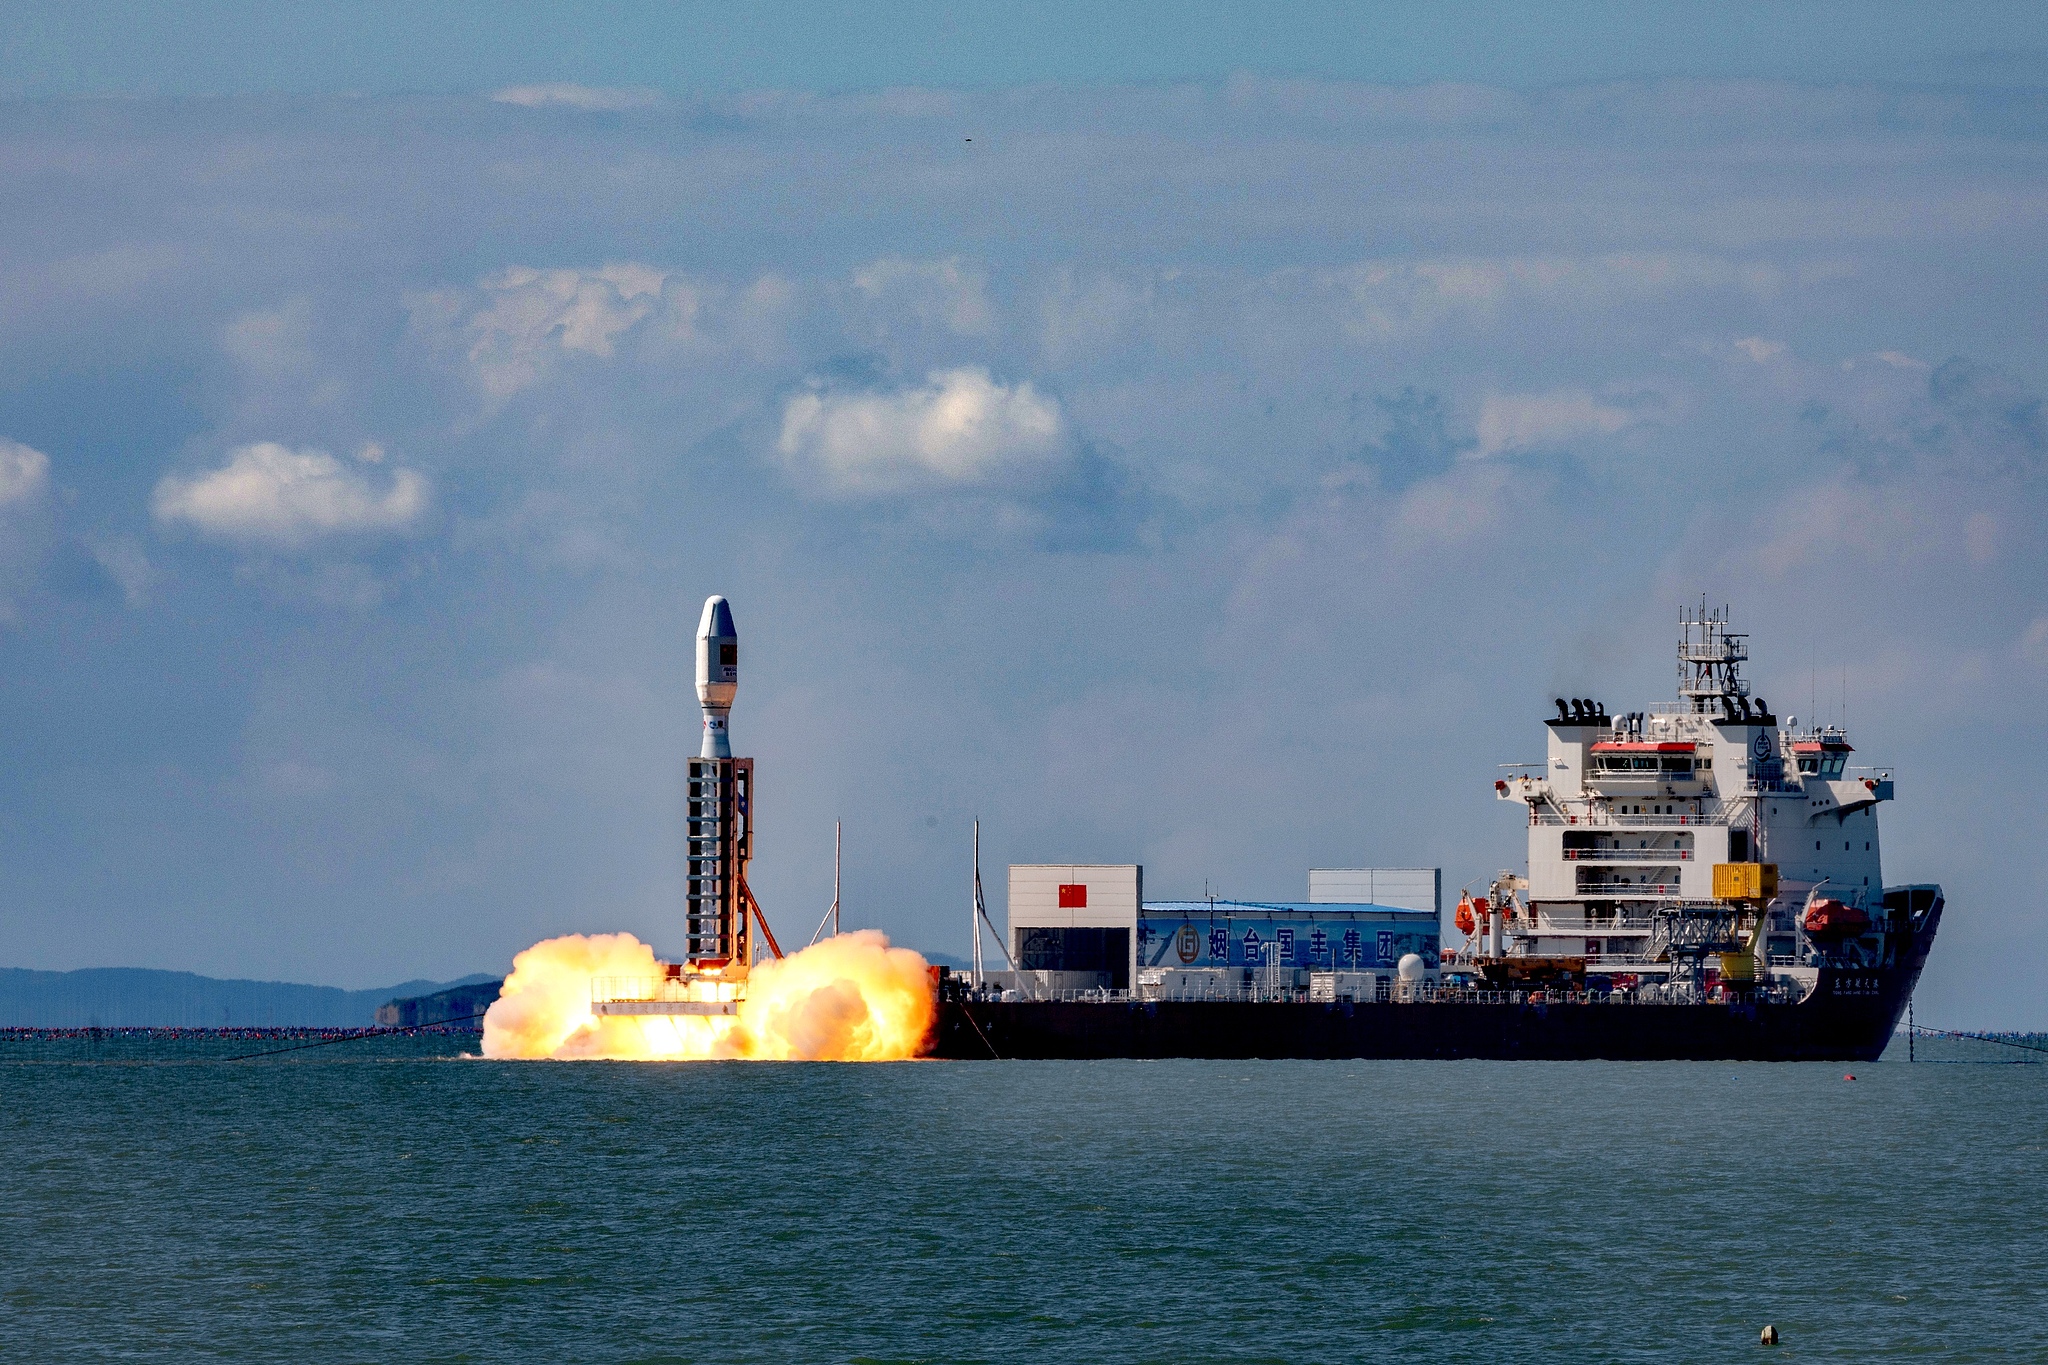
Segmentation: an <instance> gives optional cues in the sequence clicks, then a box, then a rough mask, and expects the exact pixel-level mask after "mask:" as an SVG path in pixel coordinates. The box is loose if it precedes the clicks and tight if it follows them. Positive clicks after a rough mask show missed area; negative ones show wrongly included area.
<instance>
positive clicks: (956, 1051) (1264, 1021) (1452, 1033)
mask: <svg viewBox="0 0 2048 1365" xmlns="http://www.w3.org/2000/svg"><path fill="white" fill-rule="evenodd" d="M1941 908H1942V907H1941V901H1940V898H1939V895H1938V893H1937V894H1936V896H1935V897H1934V899H1933V903H1932V904H1931V905H1930V906H1929V907H1928V908H1927V909H1926V910H1925V911H1922V912H1920V913H1919V914H1916V915H1915V916H1914V917H1913V919H1914V921H1916V922H1914V923H1913V924H1912V925H1911V928H1910V929H1908V930H1907V931H1906V932H1905V933H1904V934H1902V935H1900V936H1899V938H1898V939H1897V940H1895V944H1896V949H1895V951H1894V952H1892V953H1889V954H1887V957H1888V958H1889V959H1890V960H1889V961H1886V962H1884V963H1882V964H1880V965H1877V966H1871V967H1860V966H1831V967H1822V968H1821V969H1820V975H1819V979H1818V981H1817V982H1816V984H1815V987H1814V990H1813V991H1812V993H1811V994H1809V995H1808V996H1807V997H1806V998H1805V999H1804V1000H1801V1001H1799V1002H1797V1003H1784V1004H1778V1003H1768V1002H1753V1001H1739V1000H1738V1001H1733V1002H1729V1003H1707V1004H1692V1005H1663V1004H1634V1003H1629V1004H1619V1003H1613V1002H1611V1001H1599V1002H1595V1003H1580V1002H1567V1001H1564V1000H1561V999H1558V1000H1532V999H1529V998H1526V997H1524V998H1523V999H1521V1000H1519V1001H1513V1002H1503V1003H1481V1002H1478V1001H1472V1000H1452V1001H1432V1002H1427V1003H1414V1004H1400V1003H1388V1004H1353V1003H1350V1002H1347V1001H1339V1002H1336V1003H1334V1004H1312V1003H1301V1002H1289V1003H1269V1002H1252V1001H1236V1000H1178V1001H1177V1000H1158V1001H1146V1000H1112V1001H1103V1002H1092V1001H1044V1000H1010V1001H994V1000H979V1001H977V1000H967V999H957V998H956V999H950V1000H942V1001H941V1002H940V1005H939V1012H938V1018H937V1021H936V1022H935V1024H934V1027H933V1031H932V1034H931V1037H930V1038H929V1039H928V1040H927V1053H928V1055H930V1056H933V1057H941V1058H950V1059H954V1060H960V1061H977V1060H978V1061H986V1060H990V1059H1050V1058H1063V1059H1077V1060H1081V1059H1102V1058H1113V1057H1130V1058H1161V1059H1163V1058H1172V1057H1188V1058H1218V1059H1226V1060H1236V1059H1250V1058H1283V1057H1291V1058H1310V1059H1341V1058H1377V1059H1386V1060H1394V1059H1425V1060H1427V1059H1438V1060H1446V1061H1448V1060H1453V1059H1458V1058H1474V1059H1492V1060H1497V1061H1586V1060H1608V1061H1754V1062H1822V1061H1826V1062H1864V1061H1872V1060H1875V1059H1876V1058H1877V1056H1878V1055H1879V1054H1880V1053H1882V1052H1883V1051H1884V1050H1885V1048H1886V1047H1887V1046H1888V1045H1889V1044H1890V1043H1891V1040H1892V1035H1893V1032H1894V1030H1896V1029H1897V1027H1898V1023H1899V1019H1900V1017H1901V1016H1902V1015H1903V1014H1904V1013H1905V1011H1906V1002H1907V1000H1908V999H1910V998H1911V996H1912V993H1913V987H1914V985H1915V983H1917V982H1918V981H1919V979H1920V970H1921V968H1922V967H1923V966H1924V965H1925V963H1926V961H1927V950H1928V949H1929V948H1930V947H1931V946H1932V944H1933V940H1934V931H1935V929H1936V927H1937V925H1938V923H1939V921H1940V918H1941Z"/></svg>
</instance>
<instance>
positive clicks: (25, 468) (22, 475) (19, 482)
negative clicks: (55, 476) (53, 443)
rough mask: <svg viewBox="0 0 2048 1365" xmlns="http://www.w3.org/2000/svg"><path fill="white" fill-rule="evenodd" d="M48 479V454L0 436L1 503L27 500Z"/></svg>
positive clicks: (46, 483) (33, 495) (44, 486)
mask: <svg viewBox="0 0 2048 1365" xmlns="http://www.w3.org/2000/svg"><path fill="white" fill-rule="evenodd" d="M49 483H50V457H49V456H47V455H45V454H43V452H42V451H40V450H37V449H36V448H35V447H34V446H25V445H23V444H22V443H21V442H19V441H10V440H8V439H7V438H6V437H4V436H0V507H6V506H9V505H11V504H13V503H18V502H26V501H28V500H29V499H30V498H33V497H36V496H37V495H38V494H40V493H41V492H42V491H43V490H44V489H45V488H47V487H48V486H49Z"/></svg>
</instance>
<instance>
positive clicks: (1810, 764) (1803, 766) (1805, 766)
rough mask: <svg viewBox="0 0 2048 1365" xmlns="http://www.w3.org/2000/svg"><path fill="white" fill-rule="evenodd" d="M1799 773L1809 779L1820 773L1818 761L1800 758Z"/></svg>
mask: <svg viewBox="0 0 2048 1365" xmlns="http://www.w3.org/2000/svg"><path fill="white" fill-rule="evenodd" d="M1799 771H1800V772H1803V773H1805V774H1807V775H1808V776H1809V777H1810V776H1812V775H1813V774H1815V773H1818V772H1819V771H1820V760H1819V759H1817V758H1801V759H1800V760H1799Z"/></svg>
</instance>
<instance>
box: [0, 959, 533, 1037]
mask: <svg viewBox="0 0 2048 1365" xmlns="http://www.w3.org/2000/svg"><path fill="white" fill-rule="evenodd" d="M495 980H497V978H496V977H494V976H491V975H488V974H478V975H476V976H465V977H463V978H461V979H460V980H458V981H401V982H399V983H398V984H397V985H395V986H386V987H383V988H382V989H380V990H371V991H345V990H342V989H340V988H339V987H336V986H302V985H298V984H296V983H294V982H289V981H222V980H217V979H216V978H214V977H210V976H198V975H195V974H194V973H192V972H159V971H152V970H150V969H149V968H146V967H89V968H86V969H85V970H83V971H76V972H32V971H25V970H23V969H21V968H15V967H0V1027H14V1028H92V1027H95V1026H97V1027H100V1028H165V1027H177V1028H248V1027H275V1026H280V1025H282V1026H302V1027H342V1028H350V1027H361V1028H368V1027H370V1026H371V1025H373V1024H375V1023H376V1021H377V1007H378V1006H379V1005H381V1004H383V1003H384V1002H385V1001H387V1000H394V999H402V998H405V997H409V996H416V995H430V994H432V993H433V992H435V991H444V990H447V989H449V988H450V987H453V986H467V985H470V984H473V983H475V982H480V981H495Z"/></svg>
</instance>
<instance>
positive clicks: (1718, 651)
mask: <svg viewBox="0 0 2048 1365" xmlns="http://www.w3.org/2000/svg"><path fill="white" fill-rule="evenodd" d="M1748 659H1749V636H1748V634H1747V633H1745V632H1739V631H1731V630H1729V629H1728V608H1727V607H1725V606H1724V607H1721V608H1719V609H1718V610H1714V611H1709V610H1708V609H1707V599H1706V598H1704V597H1702V598H1701V599H1700V606H1699V611H1698V612H1697V613H1695V612H1694V611H1693V610H1692V609H1691V608H1690V607H1680V608H1679V609H1678V695H1679V696H1680V697H1681V698H1682V699H1683V700H1684V701H1685V702H1687V703H1688V704H1689V705H1690V706H1691V708H1692V711H1693V714H1695V715H1711V714H1713V713H1715V712H1717V711H1718V712H1731V713H1732V712H1734V711H1736V710H1738V709H1739V708H1740V706H1741V700H1740V699H1741V698H1743V697H1746V696H1748V695H1749V682H1748V680H1747V679H1745V678H1744V677H1743V676H1742V665H1743V664H1744V663H1745V662H1747V661H1748Z"/></svg>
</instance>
